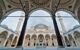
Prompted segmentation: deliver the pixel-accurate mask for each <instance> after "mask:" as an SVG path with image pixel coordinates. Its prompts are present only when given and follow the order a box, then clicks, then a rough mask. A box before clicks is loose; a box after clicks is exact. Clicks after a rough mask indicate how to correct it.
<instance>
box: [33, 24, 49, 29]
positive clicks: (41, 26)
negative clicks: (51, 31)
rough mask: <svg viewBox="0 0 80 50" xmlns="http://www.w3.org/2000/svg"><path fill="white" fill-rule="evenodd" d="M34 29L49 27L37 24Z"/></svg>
mask: <svg viewBox="0 0 80 50" xmlns="http://www.w3.org/2000/svg"><path fill="white" fill-rule="evenodd" d="M34 29H48V26H47V25H44V24H37V25H35V26H34Z"/></svg>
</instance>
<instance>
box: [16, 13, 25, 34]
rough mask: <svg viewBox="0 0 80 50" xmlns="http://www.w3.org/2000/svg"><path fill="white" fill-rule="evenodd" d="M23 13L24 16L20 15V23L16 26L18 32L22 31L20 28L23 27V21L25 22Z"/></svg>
mask: <svg viewBox="0 0 80 50" xmlns="http://www.w3.org/2000/svg"><path fill="white" fill-rule="evenodd" d="M23 18H24V17H23V14H22V16H20V17H19V21H18V24H17V27H16V32H17V33H20V28H21V25H22V22H23Z"/></svg>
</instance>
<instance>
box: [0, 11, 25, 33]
mask: <svg viewBox="0 0 80 50" xmlns="http://www.w3.org/2000/svg"><path fill="white" fill-rule="evenodd" d="M9 13H10V12H9ZM7 14H8V13H7ZM7 14H6V16H5V18H4V20H3V21H2V22H1V25H3V26H4V27H7V28H9V29H11V30H13V31H17V32H19V31H21V28H22V25H23V21H24V16H25V13H24V12H23V11H14V12H12V13H10V14H8V15H7Z"/></svg>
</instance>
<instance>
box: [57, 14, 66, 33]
mask: <svg viewBox="0 0 80 50" xmlns="http://www.w3.org/2000/svg"><path fill="white" fill-rule="evenodd" d="M58 15H59V13H58ZM58 18H59V22H60V24H61V28H62V33H65V32H66V28H65V26H64V23H63V18H62V17H61V16H60V15H59V16H58Z"/></svg>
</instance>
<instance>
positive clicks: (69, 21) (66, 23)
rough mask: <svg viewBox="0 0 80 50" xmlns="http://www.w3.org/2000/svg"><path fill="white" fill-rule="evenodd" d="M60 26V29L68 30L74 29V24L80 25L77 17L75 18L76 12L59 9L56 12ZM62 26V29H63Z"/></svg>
mask: <svg viewBox="0 0 80 50" xmlns="http://www.w3.org/2000/svg"><path fill="white" fill-rule="evenodd" d="M55 15H56V16H57V17H56V20H57V23H58V26H59V29H60V31H62V32H66V31H69V30H70V29H73V28H74V26H77V25H79V22H78V20H77V19H75V18H74V16H73V15H74V14H72V12H69V11H66V10H64V11H63V10H60V11H57V12H56V14H55ZM61 28H62V29H61Z"/></svg>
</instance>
